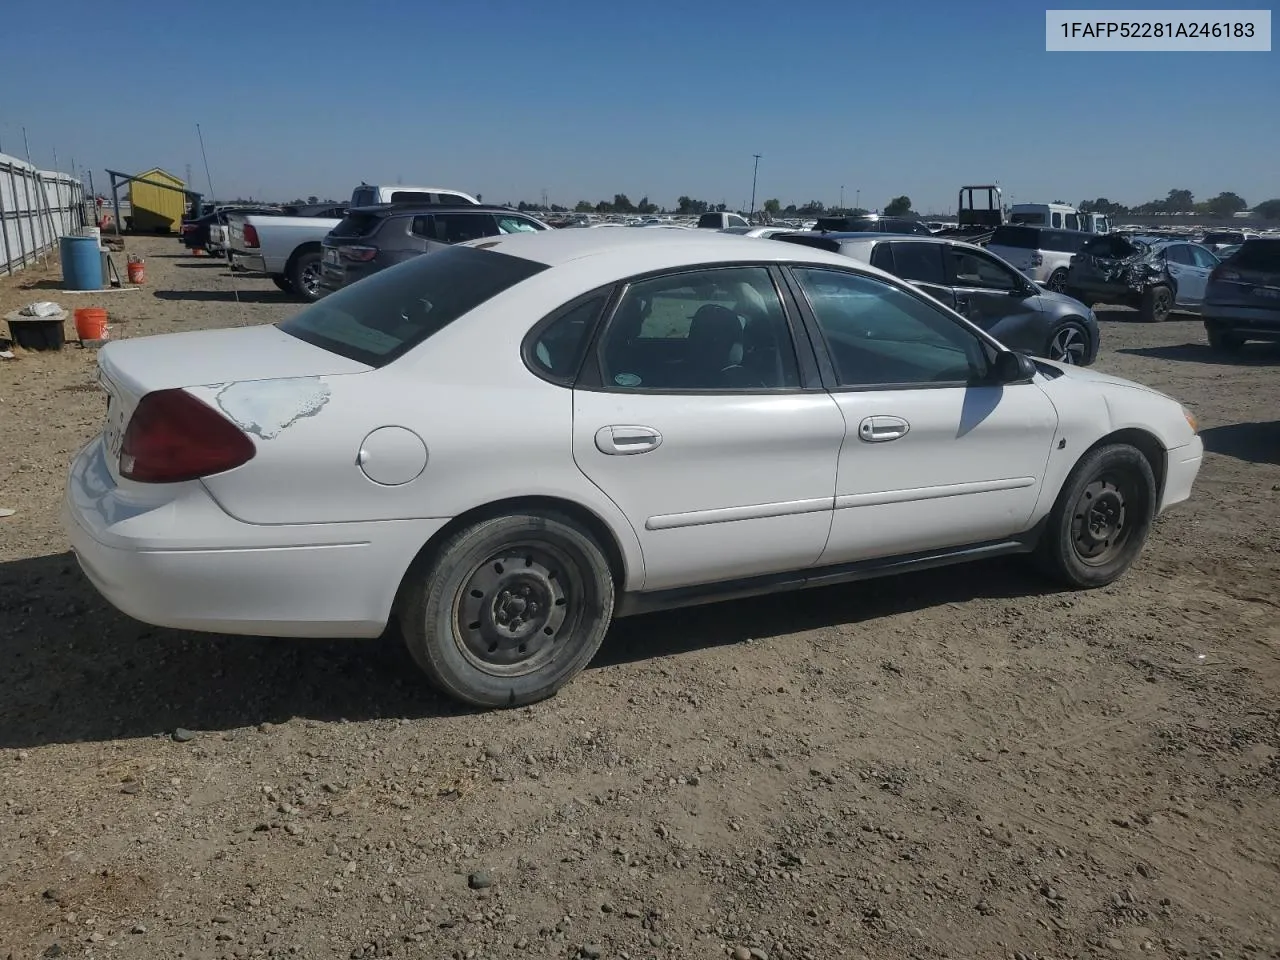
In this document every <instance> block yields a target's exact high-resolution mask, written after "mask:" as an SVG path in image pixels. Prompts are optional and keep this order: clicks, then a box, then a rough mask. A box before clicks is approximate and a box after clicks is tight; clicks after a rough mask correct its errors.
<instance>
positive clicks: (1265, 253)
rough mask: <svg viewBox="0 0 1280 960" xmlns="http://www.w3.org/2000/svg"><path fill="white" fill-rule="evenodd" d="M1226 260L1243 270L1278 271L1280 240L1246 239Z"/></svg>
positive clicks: (1279, 269) (1279, 268) (1279, 266)
mask: <svg viewBox="0 0 1280 960" xmlns="http://www.w3.org/2000/svg"><path fill="white" fill-rule="evenodd" d="M1228 262H1229V263H1230V264H1231V265H1232V266H1233V267H1240V268H1242V269H1244V270H1267V271H1271V272H1276V273H1280V240H1246V241H1245V242H1244V244H1243V245H1242V246H1241V247H1240V249H1239V250H1237V251H1236V252H1235V253H1233V254H1232V255H1231V258H1230V260H1229V261H1228Z"/></svg>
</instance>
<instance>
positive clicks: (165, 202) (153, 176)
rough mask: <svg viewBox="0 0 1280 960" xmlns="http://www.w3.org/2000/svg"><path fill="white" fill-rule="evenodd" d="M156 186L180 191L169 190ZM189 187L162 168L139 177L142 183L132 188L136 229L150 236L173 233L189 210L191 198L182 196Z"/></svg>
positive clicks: (135, 182)
mask: <svg viewBox="0 0 1280 960" xmlns="http://www.w3.org/2000/svg"><path fill="white" fill-rule="evenodd" d="M143 181H151V182H150V183H145V182H143ZM156 184H164V185H165V187H176V188H177V189H174V190H166V189H165V187H161V186H156ZM186 186H187V185H186V184H185V183H183V182H182V181H181V180H180V179H178V178H177V177H175V176H174V175H173V174H172V173H168V172H167V171H164V170H161V169H160V168H159V167H156V168H155V169H153V170H148V171H147V172H146V173H140V174H138V179H137V180H134V181H133V182H132V183H130V184H129V203H130V206H131V207H132V208H133V229H134V230H139V231H142V232H146V233H171V232H172V231H173V230H174V229H175V228H176V227H177V226H178V224H180V223H181V222H182V215H183V213H185V212H186V209H187V195H186V194H185V193H183V192H182V191H183V190H184V189H186Z"/></svg>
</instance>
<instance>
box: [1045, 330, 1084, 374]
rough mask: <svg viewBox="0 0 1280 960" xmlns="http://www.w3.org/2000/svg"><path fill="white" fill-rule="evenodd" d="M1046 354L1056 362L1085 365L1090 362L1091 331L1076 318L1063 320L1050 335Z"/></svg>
mask: <svg viewBox="0 0 1280 960" xmlns="http://www.w3.org/2000/svg"><path fill="white" fill-rule="evenodd" d="M1045 356H1046V357H1048V358H1049V359H1050V360H1053V361H1055V362H1056V363H1067V364H1071V365H1072V366H1084V365H1085V364H1086V363H1088V362H1089V332H1088V331H1087V330H1085V328H1084V326H1083V325H1082V324H1080V323H1077V322H1076V321H1075V320H1067V321H1065V322H1063V323H1062V324H1060V325H1059V326H1057V327H1055V328H1054V330H1053V333H1052V335H1051V336H1050V337H1049V345H1048V347H1046V349H1045Z"/></svg>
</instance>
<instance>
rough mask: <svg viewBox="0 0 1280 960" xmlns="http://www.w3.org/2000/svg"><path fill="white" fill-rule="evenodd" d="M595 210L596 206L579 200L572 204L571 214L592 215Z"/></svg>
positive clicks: (588, 201)
mask: <svg viewBox="0 0 1280 960" xmlns="http://www.w3.org/2000/svg"><path fill="white" fill-rule="evenodd" d="M595 208H596V205H595V204H594V203H592V202H591V201H590V200H579V201H578V202H577V203H576V204H574V207H573V212H574V213H592V212H594V210H595Z"/></svg>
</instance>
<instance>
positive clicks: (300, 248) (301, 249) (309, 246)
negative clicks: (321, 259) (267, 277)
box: [284, 240, 323, 277]
mask: <svg viewBox="0 0 1280 960" xmlns="http://www.w3.org/2000/svg"><path fill="white" fill-rule="evenodd" d="M322 251H323V247H321V245H320V241H319V240H308V241H306V242H305V243H300V244H298V245H297V246H296V247H294V248H293V253H291V254H289V259H288V260H286V261H285V264H284V275H285V276H286V277H287V276H289V274H290V273H291V272H292V271H293V265H294V264H295V263H297V262H298V258H299V257H300V256H302V255H303V254H304V253H321V252H322Z"/></svg>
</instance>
